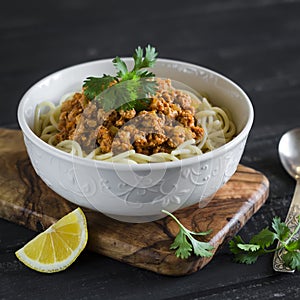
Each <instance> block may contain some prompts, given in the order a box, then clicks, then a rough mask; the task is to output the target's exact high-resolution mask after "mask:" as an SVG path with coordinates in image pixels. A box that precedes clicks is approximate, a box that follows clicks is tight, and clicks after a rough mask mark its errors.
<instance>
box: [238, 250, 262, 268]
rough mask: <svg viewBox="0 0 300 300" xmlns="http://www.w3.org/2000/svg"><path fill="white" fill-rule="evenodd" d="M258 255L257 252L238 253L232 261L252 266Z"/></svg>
mask: <svg viewBox="0 0 300 300" xmlns="http://www.w3.org/2000/svg"><path fill="white" fill-rule="evenodd" d="M259 255H260V254H259V253H257V252H240V253H238V254H237V255H235V257H234V261H235V262H238V263H242V264H247V265H250V264H254V263H255V262H256V261H257V258H258V257H259Z"/></svg>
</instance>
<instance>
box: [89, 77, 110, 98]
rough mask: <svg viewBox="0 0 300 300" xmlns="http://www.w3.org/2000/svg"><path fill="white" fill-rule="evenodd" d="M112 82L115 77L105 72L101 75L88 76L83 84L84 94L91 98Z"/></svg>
mask: <svg viewBox="0 0 300 300" xmlns="http://www.w3.org/2000/svg"><path fill="white" fill-rule="evenodd" d="M114 82H116V78H115V77H113V76H110V75H106V74H104V75H103V76H102V77H88V78H86V79H85V80H84V84H83V90H84V95H85V96H86V97H87V98H88V99H90V100H92V99H94V98H95V97H96V96H97V95H99V94H100V93H101V92H102V91H104V90H105V89H107V88H108V87H109V86H110V85H111V84H113V83H114Z"/></svg>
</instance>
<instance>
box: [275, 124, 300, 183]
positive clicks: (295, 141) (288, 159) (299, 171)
mask: <svg viewBox="0 0 300 300" xmlns="http://www.w3.org/2000/svg"><path fill="white" fill-rule="evenodd" d="M278 152H279V157H280V160H281V163H282V165H283V166H284V168H285V170H286V171H287V172H288V173H289V174H290V175H291V176H292V177H294V178H295V179H296V180H298V179H299V178H300V128H295V129H292V130H290V131H288V132H287V133H285V134H284V135H283V136H282V138H281V139H280V142H279V146H278Z"/></svg>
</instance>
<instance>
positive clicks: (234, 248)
mask: <svg viewBox="0 0 300 300" xmlns="http://www.w3.org/2000/svg"><path fill="white" fill-rule="evenodd" d="M244 243H245V242H244V241H243V239H242V238H241V236H240V235H237V236H234V237H233V238H232V240H231V241H229V249H230V251H231V252H232V253H233V254H239V253H241V252H242V251H241V248H239V247H238V245H239V244H244Z"/></svg>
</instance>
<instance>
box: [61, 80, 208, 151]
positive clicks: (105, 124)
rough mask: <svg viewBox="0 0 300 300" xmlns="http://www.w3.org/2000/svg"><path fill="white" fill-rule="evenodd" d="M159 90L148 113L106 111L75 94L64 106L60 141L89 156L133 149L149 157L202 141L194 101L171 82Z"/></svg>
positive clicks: (95, 103) (144, 111)
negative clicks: (69, 142) (75, 144)
mask: <svg viewBox="0 0 300 300" xmlns="http://www.w3.org/2000/svg"><path fill="white" fill-rule="evenodd" d="M158 86H159V89H158V91H157V93H156V95H155V96H154V97H153V98H152V99H151V103H150V105H149V107H148V109H147V110H143V111H140V112H136V111H135V110H134V109H131V110H128V111H123V110H120V111H116V110H111V111H104V110H103V109H102V108H101V107H99V103H97V102H89V101H88V100H87V99H86V98H85V96H84V95H83V94H81V93H76V94H75V95H74V96H73V98H72V99H70V100H67V101H65V102H64V103H63V105H62V109H61V114H60V118H59V130H60V132H59V133H58V134H57V136H56V138H57V140H58V141H62V140H65V139H73V140H76V141H77V142H78V143H79V144H80V145H81V147H82V149H83V150H84V151H85V152H86V153H89V152H90V151H92V150H93V149H94V148H96V147H99V148H100V151H101V152H102V153H107V152H111V151H112V152H113V153H114V154H118V153H121V152H124V151H127V150H131V149H134V150H135V151H136V152H137V153H143V154H146V155H151V154H153V153H158V152H166V153H170V152H171V151H172V150H174V149H175V148H176V147H178V146H179V145H180V144H181V143H183V142H184V141H186V140H188V139H192V138H194V139H195V140H197V141H200V140H201V139H202V137H203V134H204V132H203V129H202V128H201V127H200V126H198V125H197V122H196V120H195V118H194V107H193V106H192V100H191V97H190V96H189V95H187V94H185V93H184V92H182V91H179V90H176V89H174V88H173V87H172V85H171V80H169V79H166V80H159V81H158Z"/></svg>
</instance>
